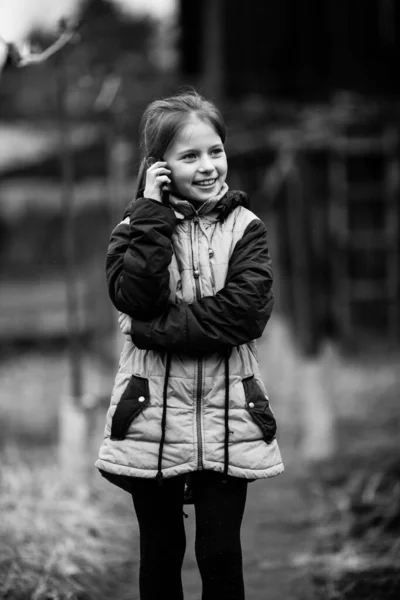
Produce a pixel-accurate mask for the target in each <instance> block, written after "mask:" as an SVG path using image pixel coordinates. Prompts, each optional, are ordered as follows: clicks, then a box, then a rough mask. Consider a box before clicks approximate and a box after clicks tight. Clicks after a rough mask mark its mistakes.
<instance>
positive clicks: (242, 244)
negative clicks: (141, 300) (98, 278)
mask: <svg viewBox="0 0 400 600" xmlns="http://www.w3.org/2000/svg"><path fill="white" fill-rule="evenodd" d="M273 303H274V297H273V292H272V269H271V258H270V255H269V251H268V244H267V231H266V228H265V225H264V224H263V222H262V221H259V220H254V221H252V222H251V223H250V224H249V225H248V227H247V228H246V230H245V232H244V234H243V237H242V238H241V240H239V241H238V242H237V244H236V246H235V249H234V251H233V254H232V256H231V259H230V261H229V268H228V274H227V278H226V282H225V286H224V288H223V289H221V290H220V291H219V292H218V293H217V294H216V295H215V296H205V297H204V298H201V299H200V300H198V301H196V302H193V303H192V304H169V305H168V308H167V310H166V311H165V312H164V313H163V314H162V315H160V316H159V317H157V318H155V319H153V320H151V321H149V322H147V323H144V322H141V321H139V320H137V319H133V320H132V330H131V336H132V341H133V342H134V344H136V345H137V346H138V347H139V348H145V349H153V350H169V351H171V352H183V353H189V354H197V355H200V354H206V353H209V352H218V351H223V350H224V349H225V348H227V347H232V346H238V345H240V344H244V343H246V342H249V341H251V340H253V339H256V338H258V337H260V336H261V334H262V332H263V331H264V328H265V326H266V324H267V321H268V319H269V317H270V315H271V312H272V307H273Z"/></svg>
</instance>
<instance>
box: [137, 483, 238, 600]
mask: <svg viewBox="0 0 400 600" xmlns="http://www.w3.org/2000/svg"><path fill="white" fill-rule="evenodd" d="M184 483H185V477H184V476H178V477H172V478H170V479H164V480H163V483H162V485H161V486H159V485H158V483H157V482H156V481H155V480H153V479H139V478H135V479H134V480H133V482H132V497H133V503H134V506H135V511H136V515H137V519H138V522H139V530H140V573H139V587H140V599H141V600H161V599H162V598H168V599H169V600H183V588H182V578H181V571H182V563H183V557H184V554H185V549H186V536H185V527H184V523H183V512H182V508H183V506H182V501H183V490H184ZM192 485H193V500H194V507H195V513H196V542H195V551H196V559H197V564H198V567H199V571H200V575H201V579H202V582H203V594H202V600H244V584H243V569H242V549H241V544H240V526H241V523H242V518H243V513H244V507H245V503H246V494H247V481H246V480H245V479H239V478H236V477H228V480H227V482H226V483H223V482H222V476H221V474H219V473H214V472H212V471H198V472H196V473H193V475H192Z"/></svg>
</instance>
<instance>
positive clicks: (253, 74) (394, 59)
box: [180, 0, 400, 98]
mask: <svg viewBox="0 0 400 600" xmlns="http://www.w3.org/2000/svg"><path fill="white" fill-rule="evenodd" d="M180 14H181V25H182V35H181V42H180V43H181V68H182V72H183V74H184V77H185V78H186V79H193V80H196V79H198V78H199V77H201V78H202V75H203V74H204V71H205V70H208V71H211V73H214V75H213V76H214V77H216V73H215V71H216V70H218V81H219V84H220V86H221V90H222V91H223V92H224V93H225V94H226V95H228V96H234V97H240V96H241V95H244V94H249V93H255V92H258V93H260V94H274V95H278V96H291V97H293V96H299V97H308V98H309V97H313V98H315V96H323V95H328V94H330V93H331V92H332V91H334V90H337V89H350V90H355V91H358V92H365V93H369V94H376V93H377V92H378V93H390V94H392V93H398V92H399V91H400V79H399V78H398V77H397V76H396V72H397V69H398V64H399V61H400V3H399V2H397V0H323V1H321V0H302V1H301V2H299V0H280V1H279V2H277V1H268V0H266V1H261V0H247V2H242V1H241V0H195V1H191V2H187V1H185V0H180ZM218 48H221V50H222V54H221V59H220V58H219V57H218V56H217V54H218V52H217V50H218ZM209 74H210V73H209ZM209 74H208V75H209Z"/></svg>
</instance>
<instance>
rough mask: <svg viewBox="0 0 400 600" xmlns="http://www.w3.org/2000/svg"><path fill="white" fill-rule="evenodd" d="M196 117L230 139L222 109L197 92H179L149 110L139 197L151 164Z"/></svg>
mask: <svg viewBox="0 0 400 600" xmlns="http://www.w3.org/2000/svg"><path fill="white" fill-rule="evenodd" d="M193 115H196V116H197V117H198V118H199V119H201V120H202V121H205V122H207V123H209V124H210V125H211V127H213V128H214V129H215V131H216V133H218V135H219V136H220V138H221V140H222V143H224V142H225V138H226V127H225V123H224V120H223V118H222V115H221V113H220V111H219V110H218V108H217V107H216V106H215V105H214V104H213V103H212V102H210V101H209V100H206V99H205V98H203V96H201V95H200V94H198V93H197V92H196V91H195V90H190V91H187V92H178V93H177V94H176V95H174V96H170V97H169V98H163V99H161V100H155V101H154V102H152V103H151V104H149V106H148V107H147V108H146V110H145V111H144V113H143V117H142V120H141V125H140V157H141V162H140V167H139V172H138V177H137V186H136V198H140V197H141V196H142V195H143V192H144V188H145V182H146V171H147V169H148V168H149V166H150V164H151V161H158V160H163V156H164V154H165V152H166V151H167V148H168V147H169V145H170V144H171V142H172V141H173V140H174V138H175V136H176V135H177V133H178V132H179V130H180V129H181V128H182V127H183V126H184V125H185V124H186V123H187V122H188V121H189V119H190V118H191V117H192V116H193Z"/></svg>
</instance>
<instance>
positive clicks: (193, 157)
mask: <svg viewBox="0 0 400 600" xmlns="http://www.w3.org/2000/svg"><path fill="white" fill-rule="evenodd" d="M182 158H183V160H196V158H197V157H196V154H195V153H194V152H188V154H184V155H183V156H182Z"/></svg>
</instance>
